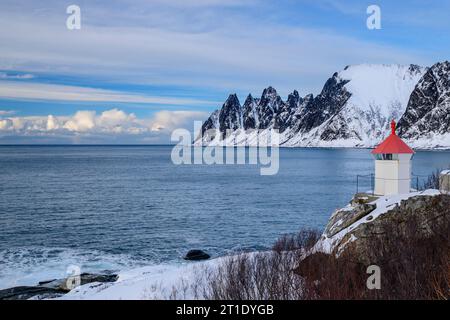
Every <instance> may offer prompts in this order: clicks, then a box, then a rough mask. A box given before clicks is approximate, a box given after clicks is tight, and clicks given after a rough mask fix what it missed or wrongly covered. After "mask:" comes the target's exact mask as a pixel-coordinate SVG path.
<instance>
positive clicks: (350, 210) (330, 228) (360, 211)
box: [325, 195, 376, 238]
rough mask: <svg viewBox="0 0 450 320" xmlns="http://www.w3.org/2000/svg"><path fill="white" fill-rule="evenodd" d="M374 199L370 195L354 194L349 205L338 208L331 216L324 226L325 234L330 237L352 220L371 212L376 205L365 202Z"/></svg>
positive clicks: (352, 221)
mask: <svg viewBox="0 0 450 320" xmlns="http://www.w3.org/2000/svg"><path fill="white" fill-rule="evenodd" d="M374 199H375V198H374V197H372V196H367V197H366V196H363V195H360V196H358V195H357V196H355V198H353V199H352V201H351V206H347V207H344V208H342V209H339V210H337V211H336V212H335V213H334V214H333V215H332V216H331V218H330V220H329V222H328V224H327V226H326V227H325V235H326V236H327V237H329V238H330V237H332V236H334V235H335V234H336V233H338V232H339V231H341V230H343V229H345V228H347V227H348V226H350V225H351V224H353V223H354V222H356V221H358V220H359V219H361V218H362V217H364V216H366V215H368V214H369V213H371V212H372V211H373V210H375V208H376V205H375V204H371V203H366V202H368V201H371V200H372V201H373V200H374Z"/></svg>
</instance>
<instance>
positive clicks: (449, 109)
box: [399, 61, 450, 148]
mask: <svg viewBox="0 0 450 320" xmlns="http://www.w3.org/2000/svg"><path fill="white" fill-rule="evenodd" d="M399 134H400V135H401V136H402V137H403V138H404V139H406V140H407V141H408V142H410V143H412V144H413V145H415V146H417V147H419V148H429V147H431V148H448V147H449V146H450V62H448V61H445V62H442V63H436V64H435V65H433V66H432V67H431V68H430V69H428V71H427V72H426V73H425V75H424V76H423V77H422V78H421V79H420V81H419V83H418V84H417V86H416V87H415V89H414V91H413V92H412V94H411V98H410V99H409V102H408V106H407V108H406V111H405V113H404V114H403V116H402V118H401V119H400V122H399Z"/></svg>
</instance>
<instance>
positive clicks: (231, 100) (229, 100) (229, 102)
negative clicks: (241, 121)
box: [225, 93, 240, 105]
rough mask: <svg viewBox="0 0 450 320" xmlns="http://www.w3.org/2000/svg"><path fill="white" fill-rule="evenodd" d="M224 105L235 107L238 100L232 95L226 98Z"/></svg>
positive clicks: (235, 95) (234, 94)
mask: <svg viewBox="0 0 450 320" xmlns="http://www.w3.org/2000/svg"><path fill="white" fill-rule="evenodd" d="M225 104H226V105H236V104H240V103H239V98H238V96H237V94H236V93H232V94H230V95H229V96H228V98H227V100H226V101H225Z"/></svg>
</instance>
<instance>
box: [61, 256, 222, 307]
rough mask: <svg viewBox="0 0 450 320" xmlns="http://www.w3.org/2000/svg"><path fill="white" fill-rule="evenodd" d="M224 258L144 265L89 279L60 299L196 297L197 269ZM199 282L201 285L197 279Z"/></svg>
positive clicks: (212, 264)
mask: <svg viewBox="0 0 450 320" xmlns="http://www.w3.org/2000/svg"><path fill="white" fill-rule="evenodd" d="M222 259H223V258H217V259H212V260H207V261H203V262H190V263H183V264H171V265H169V264H162V265H154V266H147V267H142V268H137V269H132V270H129V271H124V272H121V273H119V278H118V280H117V281H116V282H112V283H98V282H94V283H88V284H85V285H82V286H80V287H77V288H75V289H73V290H72V291H70V292H69V293H67V294H65V295H64V296H62V297H59V298H57V299H59V300H152V299H195V298H196V296H195V292H194V289H193V287H192V285H193V284H194V283H195V281H196V279H204V278H202V277H197V274H198V273H199V272H202V271H203V272H204V270H205V269H208V270H211V269H209V268H214V267H215V266H217V265H218V264H219V263H220V261H221V260H222ZM200 285H202V284H201V283H200Z"/></svg>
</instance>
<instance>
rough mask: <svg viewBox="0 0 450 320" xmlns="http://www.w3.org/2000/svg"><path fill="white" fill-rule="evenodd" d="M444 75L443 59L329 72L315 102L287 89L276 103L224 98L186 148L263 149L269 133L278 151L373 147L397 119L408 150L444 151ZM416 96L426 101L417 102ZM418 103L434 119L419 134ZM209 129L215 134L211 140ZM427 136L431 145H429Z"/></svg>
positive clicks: (449, 97)
mask: <svg viewBox="0 0 450 320" xmlns="http://www.w3.org/2000/svg"><path fill="white" fill-rule="evenodd" d="M449 77H450V64H449V63H448V62H447V61H445V62H439V63H436V64H435V65H433V66H432V67H429V68H427V67H420V66H418V65H413V64H411V65H406V66H403V65H398V64H396V65H394V64H393V65H386V64H379V65H377V64H362V65H351V66H346V67H345V68H344V69H343V70H341V71H340V72H335V73H333V75H332V76H331V77H330V78H329V79H328V80H327V81H326V82H325V84H324V86H323V89H322V91H321V92H320V93H319V94H318V95H317V96H315V97H314V96H313V95H312V94H308V95H306V96H304V97H301V96H300V95H299V93H298V91H297V90H294V91H293V92H292V93H290V94H289V95H288V97H287V99H286V101H284V100H283V99H282V98H281V97H280V95H279V94H278V93H277V91H276V89H275V88H273V87H272V86H269V87H267V88H265V89H264V90H263V92H262V94H261V97H260V98H254V97H253V95H252V94H249V95H248V96H247V98H246V99H245V102H244V104H243V105H241V104H240V101H239V99H238V97H237V95H236V94H232V95H230V96H229V97H228V99H227V100H226V101H225V103H224V104H223V106H222V108H221V109H219V110H216V111H214V112H213V113H212V114H211V116H210V117H209V118H208V119H207V120H206V121H205V122H204V123H203V125H202V129H201V133H202V136H200V137H197V139H196V140H195V141H194V144H195V145H216V144H222V143H223V144H224V145H235V146H243V145H249V146H252V145H258V142H259V145H261V144H264V143H261V141H258V140H264V139H260V138H261V137H266V136H267V135H268V134H269V133H270V131H273V130H274V129H276V130H278V132H279V135H278V137H279V139H280V142H279V143H280V145H281V146H286V147H373V146H375V145H376V144H377V143H379V142H380V141H381V140H382V139H384V138H385V136H386V135H387V134H388V133H389V122H390V121H391V120H392V119H395V120H397V121H399V133H400V134H401V135H404V137H405V139H407V140H408V141H409V143H411V144H412V146H413V147H414V146H419V145H420V147H421V148H450V125H448V124H447V122H449V121H450V120H449V119H450V116H449V114H450V112H447V111H449V108H450V107H449V105H450V81H449ZM424 92H425V93H427V95H426V98H424V99H425V100H424V99H422V100H421V99H420V97H424V96H425V95H424ZM430 99H431V100H430ZM423 101H431V102H430V103H429V105H428V107H424V108H422V109H424V112H425V113H427V114H428V116H427V117H428V118H430V119H434V120H433V121H434V122H433V123H434V127H429V128H424V124H422V125H420V119H419V118H418V117H414V115H415V110H416V109H418V108H420V106H422V104H423V103H424V102H423ZM433 103H434V104H433ZM433 110H434V111H435V110H439V113H437V114H436V112H434V111H433ZM446 112H447V113H446ZM442 115H445V116H448V117H449V118H445V117H444V124H443V125H438V124H439V123H440V122H439V116H441V117H442ZM408 119H409V120H408ZM422 121H423V120H422ZM412 124H416V127H417V128H419V129H420V132H419V133H417V132H414V130H417V129H414V128H413V127H412ZM425 127H426V125H425ZM214 130H217V131H218V132H220V134H217V133H213V134H212V133H211V132H212V131H214ZM408 130H409V131H408ZM435 131H437V132H435ZM434 133H436V134H437V135H438V136H439V139H438V141H433V134H434ZM416 137H419V138H421V139H422V140H421V142H420V143H416V142H415V140H416ZM424 137H426V139H428V142H426V141H423V139H425V138H424Z"/></svg>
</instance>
